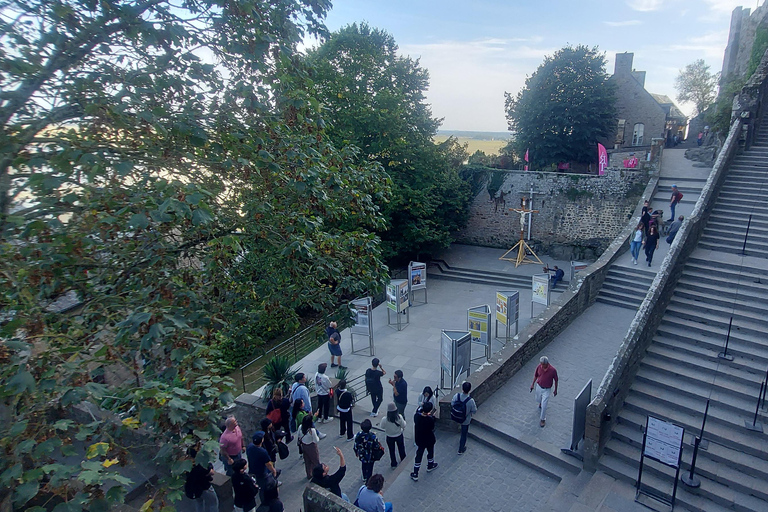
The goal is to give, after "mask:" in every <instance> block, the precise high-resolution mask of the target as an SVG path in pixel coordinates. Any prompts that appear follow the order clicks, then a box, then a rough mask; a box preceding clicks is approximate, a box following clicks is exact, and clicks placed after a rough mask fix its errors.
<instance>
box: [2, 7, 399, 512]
mask: <svg viewBox="0 0 768 512" xmlns="http://www.w3.org/2000/svg"><path fill="white" fill-rule="evenodd" d="M329 7H330V4H329V3H328V2H326V1H324V0H320V1H318V0H284V1H281V2H271V1H267V0H227V1H224V0H221V1H219V0H200V1H194V2H184V3H181V4H178V3H171V2H166V1H159V0H151V1H150V0H147V1H138V2H137V1H134V0H103V1H100V2H97V1H95V0H57V1H49V0H45V1H42V0H16V1H7V2H4V3H3V9H2V10H0V23H1V24H2V30H0V118H1V119H2V131H0V139H1V140H0V290H2V292H0V308H2V309H0V363H2V364H0V452H1V453H2V457H0V502H2V503H6V500H11V501H12V503H13V506H14V508H16V509H19V510H21V509H26V510H34V511H39V510H43V509H45V508H49V509H50V508H53V507H54V506H55V510H56V511H57V512H59V511H67V510H72V511H74V510H78V511H79V510H91V511H99V510H108V509H110V508H111V507H112V506H113V505H114V504H116V503H119V502H120V501H121V500H122V499H123V495H124V492H125V491H124V489H125V488H124V486H125V485H127V483H128V480H127V478H126V477H125V476H124V474H123V473H122V470H121V468H123V467H125V466H127V465H136V464H145V465H150V466H152V465H159V466H161V467H162V470H158V476H160V481H159V482H158V483H157V486H156V487H155V491H156V494H155V496H154V497H153V499H152V500H150V501H148V502H147V504H146V509H147V510H149V509H152V508H154V509H161V508H162V509H163V510H168V501H167V500H168V499H170V500H173V499H177V498H179V497H180V496H181V484H182V481H183V473H184V471H185V470H188V469H190V468H191V465H192V461H188V460H185V461H183V462H182V461H181V454H182V453H183V452H184V450H185V448H186V447H188V446H193V445H196V444H198V443H201V444H202V450H200V453H199V455H198V459H197V461H198V462H200V463H205V462H207V461H209V460H213V458H214V456H215V453H216V451H217V435H218V432H217V430H218V429H217V420H218V417H219V414H220V411H221V408H222V407H223V406H224V405H226V404H227V403H228V402H229V401H231V399H232V396H231V394H230V390H231V384H232V383H231V381H230V380H229V379H226V378H224V377H223V376H222V375H221V374H220V373H219V371H218V370H217V369H216V367H215V366H213V365H212V363H213V362H215V361H216V359H218V357H219V353H218V352H217V350H216V347H217V343H218V340H220V339H221V338H225V339H234V340H235V342H240V343H248V342H251V341H252V338H254V337H256V336H257V335H264V333H269V332H276V331H277V330H278V329H281V328H283V327H284V326H285V325H286V324H287V325H289V326H290V325H295V324H297V318H298V315H299V314H300V313H301V312H302V311H304V310H310V309H316V310H324V309H326V308H329V307H330V306H331V305H332V304H336V303H337V302H338V301H339V300H341V299H343V298H345V297H352V296H355V295H357V294H360V293H364V292H367V291H370V290H372V289H373V290H375V289H377V288H378V287H380V284H381V282H382V281H383V279H384V276H385V271H386V267H385V266H384V265H383V263H382V261H381V251H380V243H379V240H378V238H377V237H376V236H375V234H374V232H373V231H374V230H376V229H381V228H382V226H383V219H382V217H381V214H380V212H379V209H378V207H377V204H379V203H383V202H386V201H387V200H388V189H389V184H388V180H387V179H386V177H385V175H384V174H383V173H382V170H381V168H380V167H379V166H378V165H376V164H370V163H368V162H367V161H365V160H364V159H361V158H360V156H359V154H358V151H357V150H356V149H355V148H352V147H344V146H339V147H337V146H335V145H334V144H333V143H332V142H331V141H330V140H329V139H328V137H327V136H326V135H325V133H324V131H323V126H324V121H323V119H322V117H321V115H320V111H321V110H320V104H319V102H318V101H317V100H316V99H315V98H314V97H313V96H312V95H311V94H309V88H308V82H307V77H308V73H309V72H308V70H307V69H306V67H305V66H304V64H303V62H302V61H301V59H300V58H299V56H298V54H297V52H296V45H297V44H298V42H300V41H301V39H302V37H303V34H305V33H314V34H323V33H325V29H324V27H323V25H322V17H323V16H324V15H325V13H326V11H327V10H328V9H329ZM296 20H301V21H300V22H299V21H296ZM244 326H251V329H248V328H246V327H244ZM85 410H88V411H89V412H88V413H86V414H85V417H86V418H89V419H87V420H83V417H82V415H80V414H78V411H85ZM91 418H92V419H91ZM152 469H156V468H152ZM112 484H117V485H114V486H112Z"/></svg>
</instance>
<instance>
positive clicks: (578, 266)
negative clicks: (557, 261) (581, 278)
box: [570, 261, 589, 281]
mask: <svg viewBox="0 0 768 512" xmlns="http://www.w3.org/2000/svg"><path fill="white" fill-rule="evenodd" d="M588 266H589V263H586V262H584V261H572V262H571V278H570V279H571V281H573V278H574V277H575V276H576V273H577V272H578V271H580V270H584V269H585V268H587V267H588Z"/></svg>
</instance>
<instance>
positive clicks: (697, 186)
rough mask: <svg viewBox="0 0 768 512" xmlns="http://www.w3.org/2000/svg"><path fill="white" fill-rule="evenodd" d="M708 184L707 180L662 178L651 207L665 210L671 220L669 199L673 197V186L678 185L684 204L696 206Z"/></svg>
mask: <svg viewBox="0 0 768 512" xmlns="http://www.w3.org/2000/svg"><path fill="white" fill-rule="evenodd" d="M706 183H707V179H706V178H670V177H667V176H662V177H660V178H659V184H658V185H657V186H656V193H655V194H654V195H653V202H652V204H651V206H653V207H654V208H661V209H662V210H664V214H665V215H666V217H665V218H666V219H668V218H669V199H670V197H671V196H672V185H677V187H678V190H680V192H682V193H683V200H682V201H680V202H681V203H682V204H690V205H694V204H696V201H698V200H699V196H700V195H701V190H702V189H703V188H704V185H705V184H706Z"/></svg>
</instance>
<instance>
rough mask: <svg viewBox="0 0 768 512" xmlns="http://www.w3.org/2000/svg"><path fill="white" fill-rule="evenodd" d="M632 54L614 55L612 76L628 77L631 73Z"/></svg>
mask: <svg viewBox="0 0 768 512" xmlns="http://www.w3.org/2000/svg"><path fill="white" fill-rule="evenodd" d="M634 56H635V54H634V53H629V52H624V53H617V54H616V65H615V66H614V68H613V74H614V75H628V74H630V73H632V59H633V58H634Z"/></svg>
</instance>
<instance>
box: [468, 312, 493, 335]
mask: <svg viewBox="0 0 768 512" xmlns="http://www.w3.org/2000/svg"><path fill="white" fill-rule="evenodd" d="M490 316H491V315H490V308H489V307H488V306H479V307H477V308H469V309H468V310H467V330H468V331H469V334H471V335H472V341H473V342H475V343H483V344H487V343H488V340H489V339H490V336H489V333H490V328H489V320H490Z"/></svg>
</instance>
